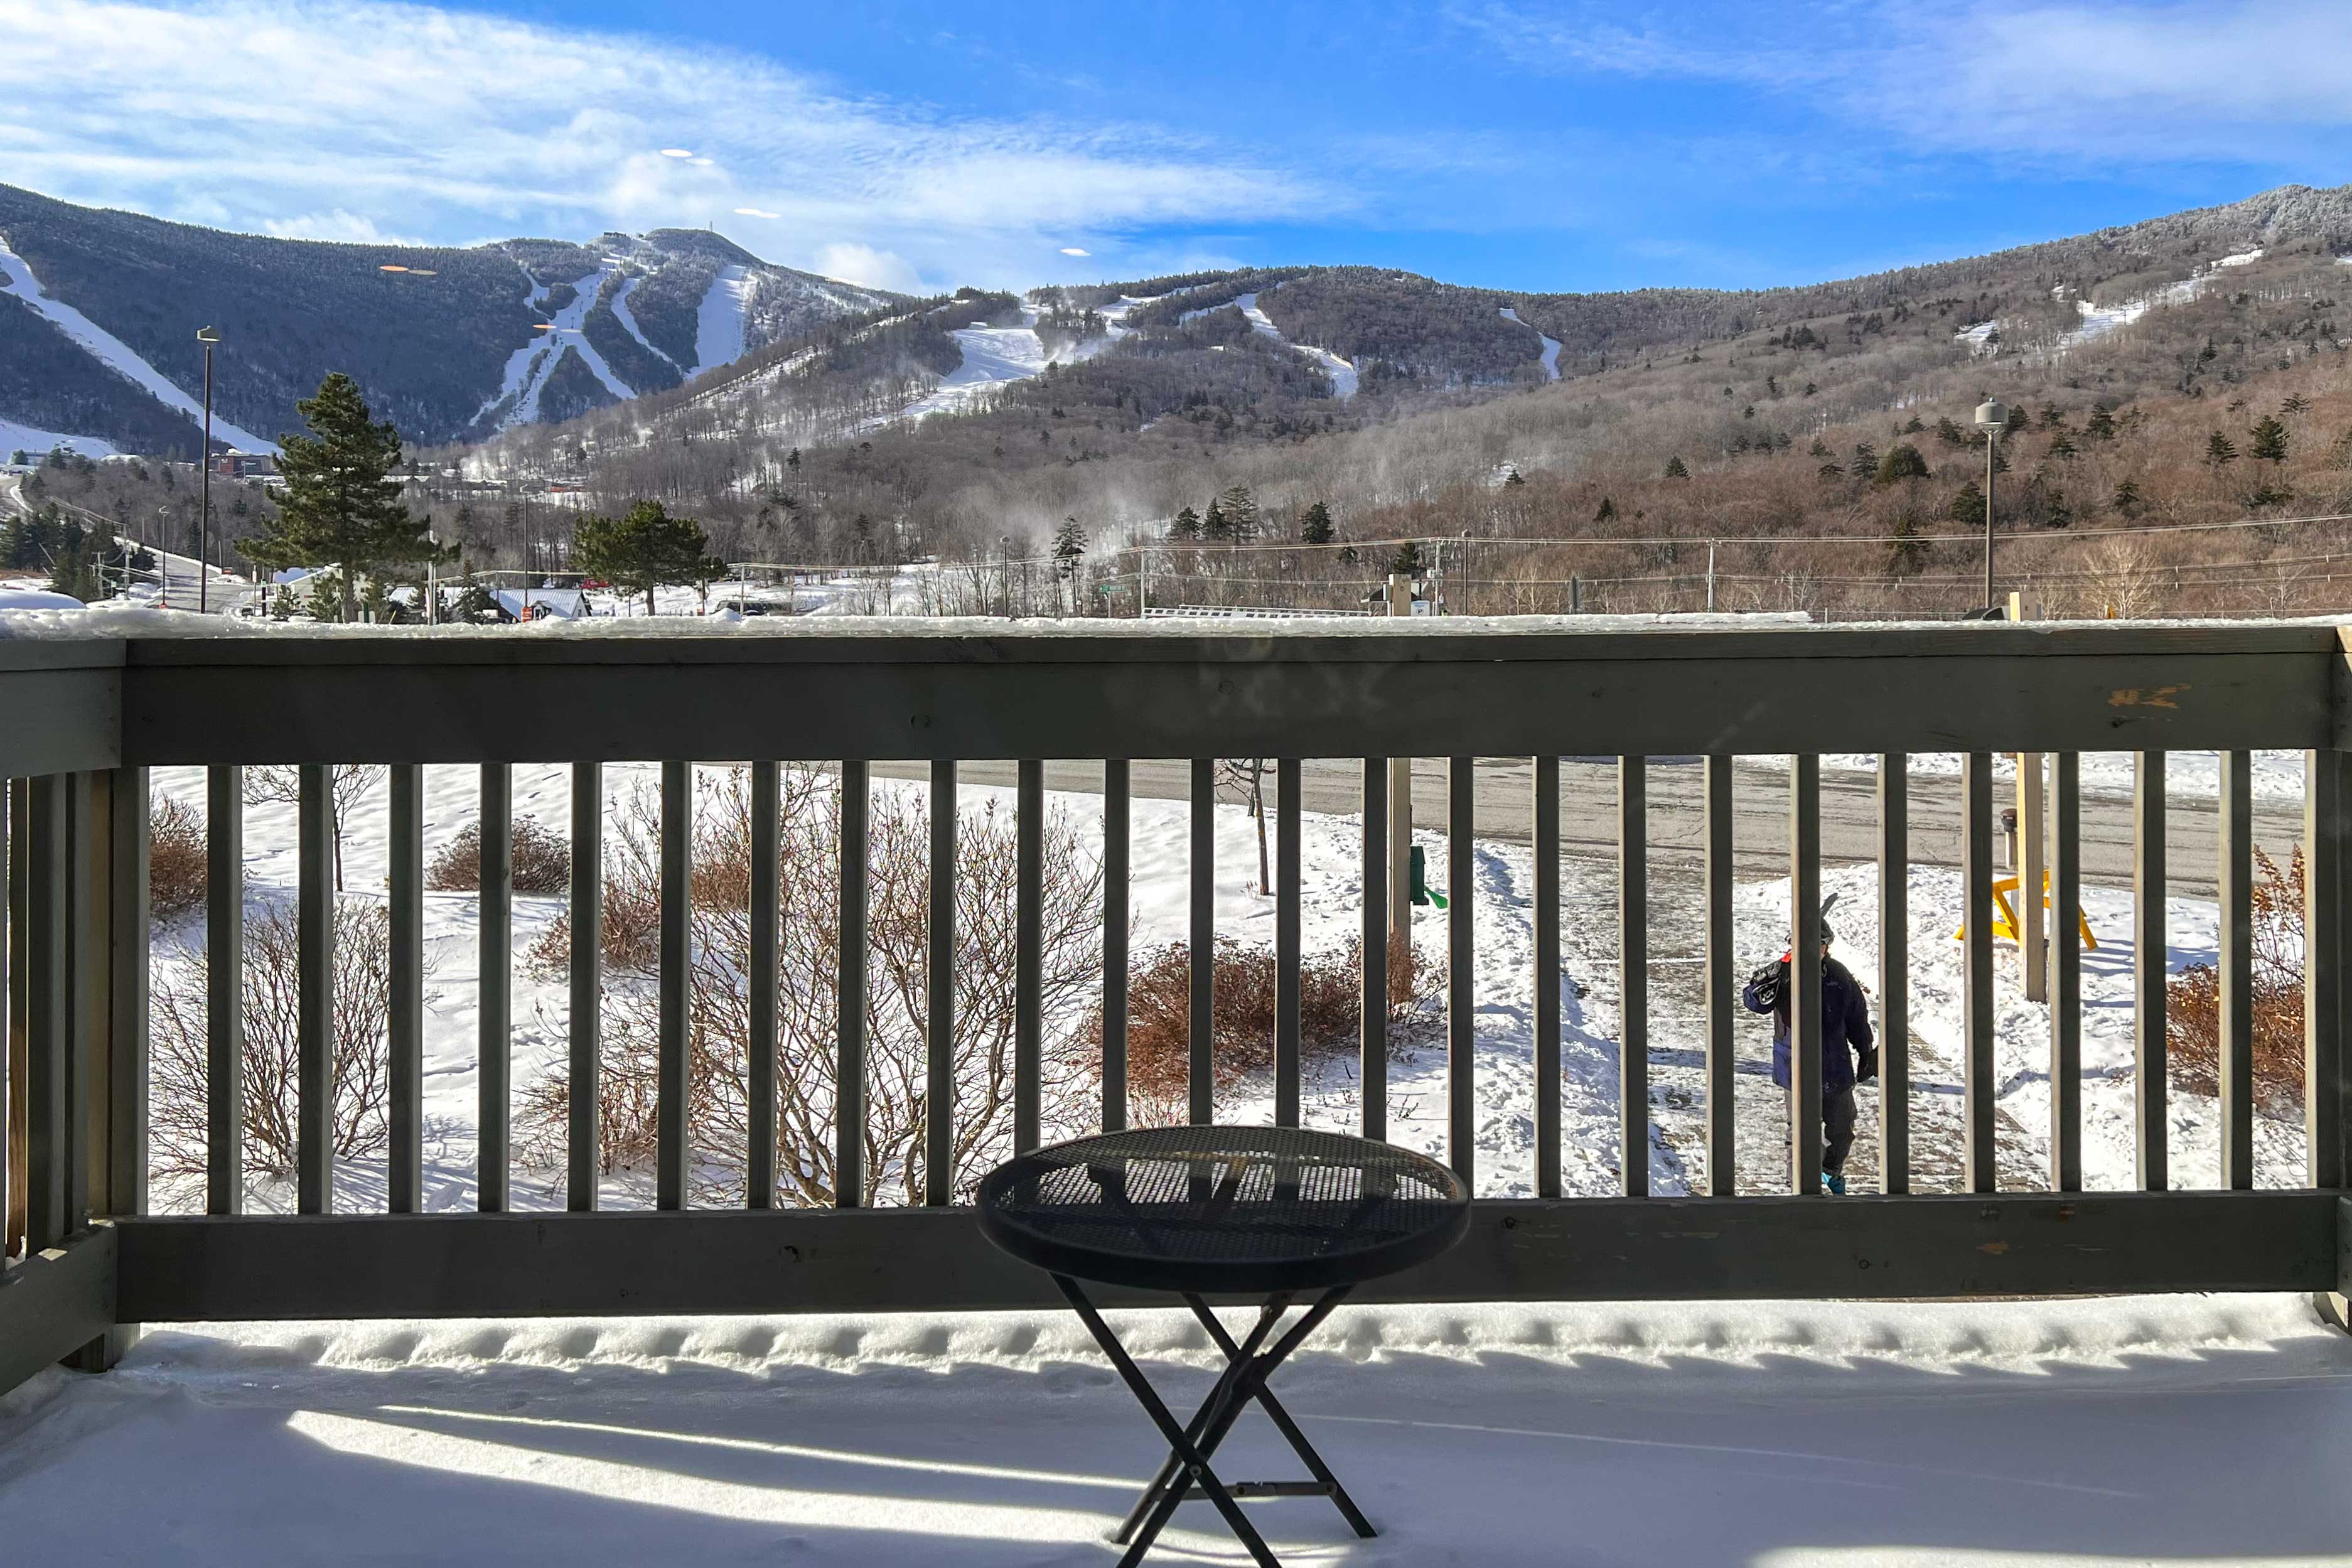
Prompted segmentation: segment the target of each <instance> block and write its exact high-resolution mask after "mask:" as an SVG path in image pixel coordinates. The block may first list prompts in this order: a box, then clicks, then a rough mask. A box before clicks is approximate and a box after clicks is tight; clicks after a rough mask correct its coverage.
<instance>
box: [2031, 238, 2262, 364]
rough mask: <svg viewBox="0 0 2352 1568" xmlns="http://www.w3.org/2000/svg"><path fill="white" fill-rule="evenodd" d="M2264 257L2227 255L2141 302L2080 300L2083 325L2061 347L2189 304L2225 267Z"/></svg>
mask: <svg viewBox="0 0 2352 1568" xmlns="http://www.w3.org/2000/svg"><path fill="white" fill-rule="evenodd" d="M2262 258H2263V253H2262V252H2261V251H2259V250H2247V251H2241V252H2239V253H2238V254H2237V255H2235V256H2225V257H2222V258H2221V259H2220V260H2219V261H2216V262H2215V263H2213V265H2212V267H2211V268H2210V269H2209V270H2207V271H2204V272H2200V273H2199V274H2197V275H2196V276H2195V277H2193V278H2187V279H2182V280H2181V281H2179V282H2178V283H2174V284H2171V285H2169V286H2168V287H2167V288H2163V289H2158V290H2157V291H2156V292H2155V293H2153V294H2147V295H2142V296H2141V297H2140V298H2138V299H2137V300H2125V301H2123V302H2122V303H2120V304H2116V305H2094V304H2092V303H2091V301H2089V300H2075V301H2074V307H2075V309H2076V310H2079V311H2081V312H2082V316H2083V324H2082V325H2081V326H2079V327H2077V328H2075V329H2074V331H2071V332H2068V333H2066V334H2065V335H2064V336H2063V337H2061V338H2060V339H2059V340H2058V346H2059V347H2060V348H2062V349H2066V348H2074V347H2076V346H2078V345H2080V344H2083V343H2087V342H2095V341H2096V340H2098V339H2100V338H2103V337H2105V336H2106V335H2107V334H2108V333H2109V332H2112V331H2116V329H2117V328H2120V327H2127V326H2130V325H2131V324H2132V323H2133V322H2134V321H2138V320H2139V319H2140V318H2141V317H2142V316H2145V315H2147V313H2148V311H2149V310H2161V309H2165V308H2167V307H2169V306H2173V305H2184V304H2187V303H2188V302H2189V300H2194V299H2195V298H2197V296H2198V295H2200V294H2201V293H2203V292H2204V291H2205V289H2206V288H2207V287H2208V286H2209V285H2210V284H2211V282H2212V281H2213V279H2214V278H2215V277H2216V276H2218V275H2219V274H2220V272H2221V269H2222V268H2228V267H2247V266H2251V265H2252V264H2253V263H2254V262H2257V261H2259V260H2261V259H2262Z"/></svg>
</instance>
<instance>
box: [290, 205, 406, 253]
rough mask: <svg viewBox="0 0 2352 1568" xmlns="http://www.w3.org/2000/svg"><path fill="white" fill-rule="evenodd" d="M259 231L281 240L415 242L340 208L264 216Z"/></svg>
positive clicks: (381, 243) (353, 243)
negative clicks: (291, 215)
mask: <svg viewBox="0 0 2352 1568" xmlns="http://www.w3.org/2000/svg"><path fill="white" fill-rule="evenodd" d="M261 231H262V232H263V233H264V234H274V235H276V236H277V237H278V238H280V239H333V240H341V241H342V242H344V243H346V244H350V245H416V244H420V243H423V242H421V241H418V240H415V239H412V238H410V237H408V236H406V235H400V234H386V233H384V232H383V230H382V229H380V228H378V227H377V226H376V225H375V220H374V219H373V218H370V217H363V216H361V215H360V214H358V213H353V212H346V211H344V210H343V209H342V208H341V207H337V208H335V209H334V210H333V211H332V212H324V213H304V214H303V215H302V216H299V217H266V218H263V219H262V220H261Z"/></svg>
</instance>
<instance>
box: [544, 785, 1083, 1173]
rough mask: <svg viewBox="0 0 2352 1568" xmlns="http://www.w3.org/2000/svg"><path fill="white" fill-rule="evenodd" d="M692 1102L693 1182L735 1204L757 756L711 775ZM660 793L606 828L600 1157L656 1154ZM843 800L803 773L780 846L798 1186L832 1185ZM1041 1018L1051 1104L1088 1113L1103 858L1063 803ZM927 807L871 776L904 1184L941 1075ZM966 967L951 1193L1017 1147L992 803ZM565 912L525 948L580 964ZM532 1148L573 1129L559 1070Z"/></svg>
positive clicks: (885, 1137) (782, 1153)
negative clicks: (752, 782) (885, 789)
mask: <svg viewBox="0 0 2352 1568" xmlns="http://www.w3.org/2000/svg"><path fill="white" fill-rule="evenodd" d="M696 796H697V799H696V813H695V833H694V854H693V864H694V869H693V877H692V883H691V892H690V909H691V915H690V920H691V949H692V958H691V977H690V986H691V989H690V992H689V997H690V1000H689V1003H688V1100H687V1110H688V1123H689V1126H690V1128H691V1130H692V1138H693V1142H694V1150H695V1156H696V1158H695V1163H694V1172H693V1178H692V1184H693V1187H694V1191H695V1195H696V1196H697V1198H698V1200H700V1201H711V1202H740V1201H741V1197H742V1193H743V1171H744V1164H745V1160H746V1152H747V1147H748V1142H749V1131H750V1119H751V1116H752V1115H753V1114H755V1112H754V1110H753V1109H752V1108H751V1103H750V1084H749V1078H750V1072H749V1066H750V1054H751V1053H750V1038H751V1007H750V995H749V989H748V985H747V979H746V977H747V976H748V975H749V973H750V972H751V918H750V913H749V902H750V889H751V867H752V856H751V799H750V791H749V789H748V787H747V784H746V782H745V779H744V777H743V775H742V774H740V773H730V775H728V776H727V777H725V778H724V779H710V778H704V779H702V780H700V781H698V787H697V790H696ZM659 826H660V810H659V805H658V804H657V802H656V800H655V799H654V798H653V797H651V796H650V795H638V796H636V797H635V798H634V799H632V800H631V801H629V802H628V803H626V804H625V805H622V806H621V807H620V809H619V810H618V811H616V812H615V813H614V820H613V826H612V831H611V833H610V835H609V837H608V844H607V855H606V871H605V885H604V942H603V943H602V949H603V960H604V972H605V982H604V1059H603V1064H602V1065H603V1074H602V1080H601V1097H600V1104H599V1108H598V1109H599V1115H600V1119H601V1137H602V1145H603V1146H602V1148H601V1150H600V1152H599V1157H600V1160H601V1162H602V1165H603V1168H604V1170H605V1171H607V1172H613V1171H619V1170H641V1169H644V1168H646V1166H647V1165H648V1164H649V1163H651V1160H652V1158H653V1153H654V1148H655V1126H654V1110H655V1103H656V1093H655V1085H656V1070H657V1067H658V1026H659V1009H658V1006H657V1003H656V994H655V981H656V975H657V971H658V963H659V954H658V921H657V918H656V916H657V910H658V900H659V890H660V858H659V848H658V845H659ZM840 826H841V816H840V798H839V795H838V794H837V793H836V791H835V787H834V785H833V784H832V782H831V781H829V780H827V779H824V778H822V777H820V776H818V775H815V774H812V773H786V774H785V775H784V780H783V785H782V807H781V833H780V839H781V844H780V850H779V859H780V867H779V874H780V879H781V880H780V887H781V889H782V934H781V944H782V945H781V950H780V951H781V956H780V960H779V964H778V984H777V994H778V1009H779V1021H778V1029H777V1036H778V1040H777V1045H778V1056H779V1061H778V1067H777V1079H778V1084H779V1091H780V1094H779V1098H780V1103H779V1105H778V1107H777V1112H776V1115H777V1149H778V1156H777V1181H778V1183H779V1191H780V1193H781V1194H782V1195H783V1196H784V1197H785V1199H786V1201H793V1200H795V1199H796V1200H798V1201H799V1202H801V1203H804V1204H810V1205H824V1204H828V1203H830V1202H831V1201H832V1199H833V1194H834V1191H835V1162H834V1153H835V1151H834V1116H835V1097H834V1052H835V997H836V984H837V976H838V973H839V961H840V951H841V947H840V943H841V933H840V923H839V910H840V881H839V865H840V858H839V850H840V837H839V836H840ZM1044 832H1045V901H1044V922H1045V925H1044V938H1045V940H1044V944H1043V948H1042V951H1041V968H1042V972H1043V998H1044V1006H1045V1022H1046V1038H1045V1051H1044V1089H1043V1092H1044V1105H1045V1112H1044V1114H1045V1125H1046V1128H1047V1130H1048V1131H1049V1133H1054V1134H1067V1133H1074V1132H1076V1131H1077V1130H1078V1129H1079V1127H1080V1125H1081V1123H1082V1119H1083V1118H1084V1116H1085V1112H1086V1110H1087V1097H1086V1094H1085V1089H1086V1086H1087V1083H1088V1081H1089V1080H1090V1075H1091V1070H1092V1062H1091V1058H1090V1055H1089V1053H1088V1051H1087V1047H1086V1044H1085V1033H1084V1029H1083V1019H1082V1017H1081V1016H1079V1015H1080V1008H1081V1007H1082V1005H1083V1003H1084V1000H1085V998H1086V996H1087V994H1088V992H1089V991H1090V990H1091V989H1092V988H1093V987H1094V986H1096V985H1097V984H1099V981H1100V978H1101V973H1102V947H1101V941H1102V937H1101V918H1100V909H1101V893H1102V887H1101V878H1102V873H1101V867H1100V865H1099V863H1098V862H1097V859H1096V858H1095V857H1094V856H1093V855H1092V854H1091V853H1089V852H1088V851H1087V850H1086V849H1085V848H1084V847H1082V846H1081V844H1080V843H1079V840H1078V837H1077V835H1076V832H1075V830H1074V829H1073V828H1072V826H1070V824H1069V823H1068V822H1067V820H1066V819H1065V818H1064V817H1063V816H1062V815H1061V814H1059V813H1049V814H1048V816H1047V819H1046V822H1045V829H1044ZM958 837H959V843H958V855H957V859H956V872H957V876H956V923H957V931H958V934H959V941H958V943H957V963H956V974H955V997H956V1031H955V1046H954V1072H955V1084H956V1096H955V1104H954V1107H953V1110H952V1118H953V1125H954V1129H955V1136H954V1160H955V1171H956V1183H955V1190H956V1191H957V1192H958V1193H959V1194H963V1195H966V1196H968V1195H969V1194H970V1193H971V1189H972V1188H973V1187H975V1186H976V1185H977V1184H978V1183H979V1179H980V1177H981V1176H982V1174H984V1173H986V1171H987V1170H988V1168H989V1166H990V1165H991V1164H992V1163H994V1162H995V1160H996V1158H997V1157H998V1156H1000V1155H1001V1154H1003V1153H1005V1152H1009V1151H1010V1148H1011V1133H1012V1129H1011V1125H1010V1121H1011V1104H1012V1099H1013V951H1014V947H1013V930H1014V878H1015V862H1014V841H1013V824H1012V822H1011V821H1010V819H1009V818H1008V817H1007V816H1005V815H1003V814H1002V813H1000V812H999V811H998V810H997V809H996V808H995V807H994V805H987V806H983V807H982V809H981V810H979V811H977V812H971V813H967V814H966V815H965V816H964V818H963V821H962V823H961V826H960V828H959V830H958ZM866 896H867V911H868V918H867V940H868V943H869V950H868V955H867V956H868V974H869V981H868V987H867V995H866V1167H865V1170H864V1172H863V1184H864V1187H865V1190H866V1192H867V1193H869V1194H877V1195H881V1194H885V1193H894V1194H897V1195H898V1196H899V1197H901V1198H902V1199H904V1200H906V1201H909V1202H911V1201H913V1200H914V1199H916V1198H917V1197H918V1196H919V1194H920V1193H921V1191H922V1184H923V1163H922V1145H923V1133H924V1113H925V1110H926V1106H925V1089H926V1085H927V1082H928V1073H927V1055H926V1050H925V1044H924V1041H925V1026H926V1022H927V1020H928V1017H929V1001H928V992H927V989H926V982H927V978H928V958H929V896H930V877H929V808H928V806H927V805H925V804H924V803H922V802H919V801H917V800H914V799H911V798H908V797H906V796H900V795H887V794H886V795H877V797H876V798H875V800H874V803H873V809H872V814H871V817H870V821H869V827H868V887H867V895H866ZM570 952H571V931H570V928H569V922H568V921H561V920H560V921H558V922H557V923H556V924H555V926H554V927H552V928H551V930H550V931H549V932H548V933H547V935H546V936H544V937H543V938H541V941H540V942H538V943H537V944H535V945H534V946H533V948H532V950H531V952H530V958H529V962H530V963H531V965H532V966H533V967H534V969H535V970H537V971H538V972H539V973H549V972H551V971H552V970H554V969H556V968H558V967H560V966H562V964H564V963H566V962H567V961H568V957H569V954H570ZM522 1099H523V1105H522V1116H521V1119H520V1120H521V1122H522V1127H523V1152H524V1155H525V1157H526V1158H530V1159H534V1160H539V1161H542V1162H545V1163H553V1162H554V1161H555V1160H557V1159H559V1158H560V1157H561V1155H562V1151H563V1148H564V1140H565V1134H566V1124H567V1119H568V1114H569V1091H568V1086H567V1084H566V1082H565V1080H564V1079H563V1078H562V1076H561V1075H551V1076H550V1077H548V1078H546V1079H541V1081H539V1082H537V1083H534V1084H531V1085H529V1086H527V1087H526V1089H524V1092H523V1097H522Z"/></svg>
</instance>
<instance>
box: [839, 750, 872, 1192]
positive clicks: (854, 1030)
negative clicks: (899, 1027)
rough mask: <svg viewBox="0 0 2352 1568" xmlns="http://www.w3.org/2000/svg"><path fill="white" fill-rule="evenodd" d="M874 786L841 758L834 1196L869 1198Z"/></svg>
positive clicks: (858, 764)
mask: <svg viewBox="0 0 2352 1568" xmlns="http://www.w3.org/2000/svg"><path fill="white" fill-rule="evenodd" d="M871 788H872V784H871V781H870V774H869V770H868V767H867V764H866V763H864V762H862V761H852V762H845V763H842V764H841V866H840V872H839V875H840V879H841V919H840V921H839V925H840V944H841V945H840V953H839V960H840V968H839V971H838V973H839V979H838V981H837V982H836V983H835V987H834V1018H835V1031H834V1067H833V1094H834V1107H833V1201H834V1205H835V1207H837V1208H845V1209H854V1208H856V1207H858V1206H859V1205H862V1204H864V1203H865V1202H866V942H867V940H868V939H867V936H866V832H867V823H868V820H869V813H870V795H869V792H870V790H871Z"/></svg>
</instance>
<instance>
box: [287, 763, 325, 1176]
mask: <svg viewBox="0 0 2352 1568" xmlns="http://www.w3.org/2000/svg"><path fill="white" fill-rule="evenodd" d="M296 777H297V779H298V780H299V783H298V784H297V786H296V790H297V795H296V805H295V917H294V925H295V968H296V972H297V979H296V1022H295V1028H294V1033H295V1057H296V1060H297V1073H296V1076H297V1079H298V1080H299V1081H298V1088H299V1094H298V1095H297V1097H296V1110H295V1127H296V1131H295V1137H294V1144H295V1155H294V1169H295V1207H296V1209H297V1211H298V1212H299V1213H302V1214H326V1213H329V1212H331V1210H332V1209H333V1208H334V1206H335V1171H334V1149H333V1146H332V1144H331V1142H330V1135H331V1130H332V1128H333V1126H334V1109H335V1101H334V1094H335V1074H334V1060H335V1055H334V1033H333V1031H334V1016H335V837H334V827H333V825H332V823H331V820H330V815H329V814H330V813H331V811H332V809H333V805H332V797H331V795H330V794H329V789H330V785H329V782H328V775H327V770H326V769H325V768H324V767H322V766H320V765H319V764H317V763H304V764H303V765H302V766H301V768H300V769H299V771H298V773H297V774H296Z"/></svg>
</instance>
